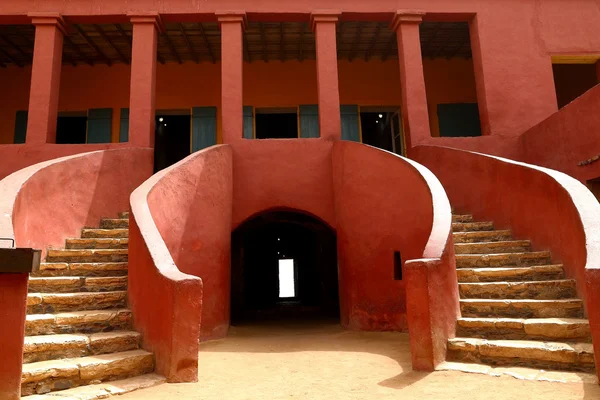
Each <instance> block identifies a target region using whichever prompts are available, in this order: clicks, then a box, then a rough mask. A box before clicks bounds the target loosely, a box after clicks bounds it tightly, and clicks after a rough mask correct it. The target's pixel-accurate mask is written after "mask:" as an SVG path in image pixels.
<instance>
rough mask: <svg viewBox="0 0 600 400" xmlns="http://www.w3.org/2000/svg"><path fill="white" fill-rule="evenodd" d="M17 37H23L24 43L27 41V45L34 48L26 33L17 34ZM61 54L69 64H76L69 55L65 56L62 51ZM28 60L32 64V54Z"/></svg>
mask: <svg viewBox="0 0 600 400" xmlns="http://www.w3.org/2000/svg"><path fill="white" fill-rule="evenodd" d="M19 37H20V38H21V39H23V41H24V42H25V43H27V46H28V47H30V48H32V49H33V48H34V46H35V44H34V43H33V40H30V39H29V38H28V37H27V36H26V35H22V34H19ZM67 44H68V43H67ZM62 56H63V59H64V60H65V61H67V62H68V63H69V64H71V65H72V66H74V67H76V66H77V63H76V62H75V60H73V59H72V58H71V57H69V56H67V55H66V54H65V52H64V51H63V55H62ZM30 60H31V61H30V62H31V63H32V64H33V56H31V58H30Z"/></svg>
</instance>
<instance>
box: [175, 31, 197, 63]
mask: <svg viewBox="0 0 600 400" xmlns="http://www.w3.org/2000/svg"><path fill="white" fill-rule="evenodd" d="M179 31H180V32H181V35H182V36H183V40H184V41H185V44H186V45H187V47H188V50H189V51H190V53H191V54H192V58H193V59H194V61H195V62H196V64H198V63H199V62H200V59H199V58H198V54H197V53H196V51H195V50H194V46H192V42H190V39H189V38H188V35H187V33H185V28H184V27H183V24H179Z"/></svg>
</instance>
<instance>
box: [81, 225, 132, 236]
mask: <svg viewBox="0 0 600 400" xmlns="http://www.w3.org/2000/svg"><path fill="white" fill-rule="evenodd" d="M81 237H82V238H83V239H90V238H108V239H118V238H127V237H129V229H128V228H127V229H95V228H86V229H82V230H81Z"/></svg>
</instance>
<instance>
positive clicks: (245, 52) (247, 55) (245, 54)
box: [242, 33, 252, 63]
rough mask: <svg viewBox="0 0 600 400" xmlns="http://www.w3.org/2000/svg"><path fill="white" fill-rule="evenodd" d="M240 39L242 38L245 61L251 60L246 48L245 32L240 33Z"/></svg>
mask: <svg viewBox="0 0 600 400" xmlns="http://www.w3.org/2000/svg"><path fill="white" fill-rule="evenodd" d="M242 39H243V40H244V44H243V46H244V58H245V59H246V61H247V62H249V63H250V62H252V58H250V50H249V49H248V47H249V46H248V38H247V37H246V34H245V33H243V34H242Z"/></svg>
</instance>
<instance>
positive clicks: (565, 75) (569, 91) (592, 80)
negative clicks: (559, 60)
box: [552, 64, 598, 108]
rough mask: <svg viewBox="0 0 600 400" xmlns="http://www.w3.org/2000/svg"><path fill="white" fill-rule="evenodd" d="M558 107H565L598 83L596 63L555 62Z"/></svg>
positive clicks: (553, 69) (553, 66) (553, 68)
mask: <svg viewBox="0 0 600 400" xmlns="http://www.w3.org/2000/svg"><path fill="white" fill-rule="evenodd" d="M552 72H553V74H554V87H555V89H556V100H557V102H558V108H563V107H564V106H566V105H567V104H569V103H570V102H572V101H573V100H575V99H576V98H578V97H579V96H581V95H582V94H584V93H585V92H587V91H588V90H590V89H591V88H592V87H594V86H596V85H597V84H598V75H597V72H596V64H553V65H552Z"/></svg>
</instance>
